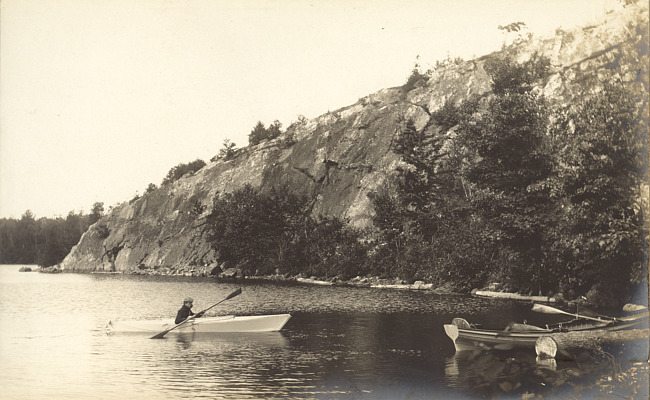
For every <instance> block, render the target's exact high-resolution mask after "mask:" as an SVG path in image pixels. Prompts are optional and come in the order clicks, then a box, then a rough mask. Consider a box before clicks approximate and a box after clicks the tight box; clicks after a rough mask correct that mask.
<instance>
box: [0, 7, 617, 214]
mask: <svg viewBox="0 0 650 400" xmlns="http://www.w3.org/2000/svg"><path fill="white" fill-rule="evenodd" d="M616 7H619V1H617V0H489V1H488V0H312V1H298V0H277V1H272V0H271V1H261V0H259V1H245V0H244V1H240V0H237V1H235V0H228V1H218V0H2V1H1V2H0V11H1V14H0V218H2V217H8V218H20V216H21V215H22V214H23V213H24V212H25V211H26V210H28V209H29V210H31V211H32V212H33V213H34V214H35V215H36V217H37V218H39V217H53V216H57V215H60V216H63V217H65V216H66V215H67V214H68V212H70V211H75V212H79V211H83V212H84V213H88V212H90V209H91V207H92V205H93V203H95V202H97V201H101V202H104V207H105V208H106V209H108V207H109V206H111V205H115V204H117V203H119V202H122V201H128V200H130V199H131V198H133V196H134V195H135V194H136V193H138V194H142V193H143V192H144V190H145V188H146V187H147V186H148V184H149V183H154V184H156V185H160V182H161V181H162V179H163V178H164V177H165V175H166V174H167V172H168V171H169V170H170V169H171V168H172V167H174V166H176V165H178V164H179V163H188V162H190V161H193V160H195V159H197V158H200V159H202V160H204V161H206V162H209V160H210V158H212V157H213V156H214V155H215V154H217V153H218V151H219V149H220V148H221V147H222V144H223V141H224V139H230V140H231V141H233V142H235V143H236V145H237V147H244V146H246V145H247V144H248V134H249V133H250V131H251V129H252V128H253V127H254V125H255V124H256V123H257V121H258V120H261V121H262V122H263V123H264V124H265V125H267V126H268V125H269V124H270V123H272V122H273V121H274V120H276V119H277V120H279V121H280V122H282V124H283V128H286V127H287V126H289V125H290V124H291V123H292V122H294V121H296V120H297V118H298V116H299V115H304V116H306V117H307V118H314V117H317V116H319V115H321V114H324V113H326V112H327V111H328V110H334V109H337V108H340V107H344V106H347V105H350V104H353V103H354V102H356V101H357V100H358V99H359V98H361V97H364V96H366V95H368V94H370V93H373V92H375V91H377V90H380V89H383V88H387V87H394V86H399V85H402V84H403V83H404V82H405V81H406V79H407V77H408V75H409V74H410V71H411V69H412V68H413V66H414V63H415V62H416V57H417V56H420V60H419V63H420V64H421V65H422V67H423V69H425V70H426V69H427V68H429V67H431V66H432V65H434V64H435V61H436V60H443V59H445V58H446V57H447V56H451V57H457V56H458V57H462V58H464V59H471V58H473V57H475V56H481V55H483V54H487V53H490V52H492V51H494V50H497V49H499V48H500V47H501V45H502V43H503V40H504V36H503V34H502V32H501V31H499V30H498V29H497V27H498V26H499V25H507V24H509V23H511V22H518V21H522V22H524V23H526V25H527V27H528V30H526V31H524V32H533V33H534V34H535V35H538V36H539V35H545V34H551V33H552V32H553V31H554V30H555V28H557V27H563V28H565V29H566V28H570V27H572V26H575V25H584V24H587V23H589V22H592V21H595V20H597V19H598V18H599V16H601V15H603V14H604V13H605V12H606V11H607V10H610V9H613V8H616Z"/></svg>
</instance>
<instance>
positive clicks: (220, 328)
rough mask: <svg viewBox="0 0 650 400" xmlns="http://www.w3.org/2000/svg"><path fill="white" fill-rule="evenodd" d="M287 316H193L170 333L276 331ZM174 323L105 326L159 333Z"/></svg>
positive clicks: (112, 329)
mask: <svg viewBox="0 0 650 400" xmlns="http://www.w3.org/2000/svg"><path fill="white" fill-rule="evenodd" d="M289 318H291V314H276V315H255V316H243V317H236V316H234V315H227V316H222V317H206V318H195V319H192V320H190V321H189V322H187V323H185V324H183V325H181V326H180V327H178V328H176V329H174V330H173V331H171V332H170V333H189V332H197V333H225V332H276V331H279V330H280V329H282V328H283V327H284V325H285V324H286V323H287V321H289ZM175 325H176V324H175V323H174V320H173V319H172V318H170V319H158V320H144V321H143V320H140V321H110V322H109V323H108V325H107V326H106V328H107V331H108V332H109V333H122V332H123V333H138V332H141V333H160V332H162V331H165V330H167V329H170V328H172V327H174V326H175Z"/></svg>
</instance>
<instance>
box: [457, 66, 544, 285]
mask: <svg viewBox="0 0 650 400" xmlns="http://www.w3.org/2000/svg"><path fill="white" fill-rule="evenodd" d="M548 66H549V62H548V60H547V59H545V58H542V57H537V56H533V57H532V58H531V59H530V60H528V61H526V62H524V63H521V64H519V63H516V62H514V61H513V60H512V59H510V58H508V57H505V58H497V59H493V60H492V61H491V62H489V63H488V64H487V66H486V70H487V72H488V73H489V75H490V77H491V79H492V82H491V85H492V90H493V95H492V96H491V97H490V98H489V100H488V103H487V109H486V110H485V111H484V112H481V113H473V114H471V115H467V116H466V117H465V118H462V119H461V123H460V125H459V127H458V131H457V132H458V139H459V141H460V142H461V143H462V144H463V145H464V146H465V147H466V148H467V149H470V150H472V151H474V152H475V153H474V154H475V159H474V160H473V161H472V162H470V163H468V164H467V165H466V166H465V167H464V169H463V172H462V174H463V176H464V178H465V179H466V180H467V182H469V183H470V184H471V185H472V190H473V195H472V199H471V208H472V213H473V214H474V215H475V216H476V217H478V218H479V219H480V220H481V221H482V223H483V224H485V225H484V229H485V230H484V233H483V234H484V236H485V239H486V244H488V245H489V246H490V247H492V248H494V249H496V250H497V254H496V257H497V259H499V261H500V263H501V264H502V269H501V271H500V272H501V274H500V275H501V277H502V278H503V279H507V280H509V281H510V282H511V283H512V284H513V285H515V286H516V287H518V288H521V289H528V290H533V289H535V290H536V291H538V290H541V287H542V285H543V284H544V282H542V280H543V279H542V276H541V272H540V270H541V265H542V264H543V261H544V249H545V246H546V239H547V238H546V235H545V232H546V231H547V229H546V225H547V222H548V221H549V215H551V214H552V203H551V202H550V199H549V195H548V191H547V189H546V186H545V185H544V184H543V183H544V182H545V181H546V180H547V179H549V178H550V176H551V172H552V167H553V163H552V160H551V157H550V155H549V152H548V143H547V140H546V132H547V130H548V115H549V111H548V106H547V104H546V101H545V100H544V98H543V97H542V96H541V95H539V94H538V93H537V92H536V91H535V90H534V89H533V88H534V85H535V83H536V82H540V81H541V80H542V79H543V78H544V77H545V74H546V71H547V69H548Z"/></svg>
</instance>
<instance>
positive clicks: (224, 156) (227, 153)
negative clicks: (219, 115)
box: [211, 139, 237, 161]
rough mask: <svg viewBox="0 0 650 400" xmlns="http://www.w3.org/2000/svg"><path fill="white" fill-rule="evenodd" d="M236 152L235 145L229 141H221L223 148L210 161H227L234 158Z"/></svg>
mask: <svg viewBox="0 0 650 400" xmlns="http://www.w3.org/2000/svg"><path fill="white" fill-rule="evenodd" d="M236 150H237V145H236V144H235V143H234V142H231V141H230V139H224V140H223V146H222V147H221V149H219V154H217V155H216V156H215V157H214V158H212V160H211V161H216V160H224V161H228V160H230V159H231V158H233V157H234V156H235V152H236Z"/></svg>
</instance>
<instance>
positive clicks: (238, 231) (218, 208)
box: [207, 185, 365, 277]
mask: <svg viewBox="0 0 650 400" xmlns="http://www.w3.org/2000/svg"><path fill="white" fill-rule="evenodd" d="M207 226H208V230H209V235H208V236H209V240H210V243H211V245H212V247H213V249H214V250H215V251H216V252H217V253H218V255H219V261H220V262H225V263H226V264H228V265H232V266H236V267H237V268H240V269H242V271H243V272H244V273H245V274H246V275H259V274H271V273H274V272H276V270H277V272H280V273H288V274H299V273H305V274H312V273H316V272H318V273H319V275H331V274H335V275H345V274H348V273H350V271H355V272H356V267H358V266H359V264H353V262H355V261H360V260H361V259H362V257H363V256H365V249H364V248H363V246H362V245H361V244H360V243H359V241H358V236H359V235H358V234H357V233H356V232H354V231H353V230H351V229H349V228H347V227H346V224H345V223H344V222H343V221H341V220H339V219H337V218H323V219H314V218H312V217H311V216H310V215H309V204H308V201H307V198H306V197H304V196H298V195H294V194H291V193H289V192H288V191H287V190H284V189H275V190H272V191H271V192H270V193H261V192H260V191H259V190H258V189H256V188H253V187H252V186H250V185H245V186H243V187H242V188H240V189H237V190H235V191H233V192H231V193H224V194H221V195H219V196H217V197H216V198H215V200H214V204H213V211H212V212H211V213H210V215H209V216H208V217H207ZM346 277H347V276H346Z"/></svg>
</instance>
